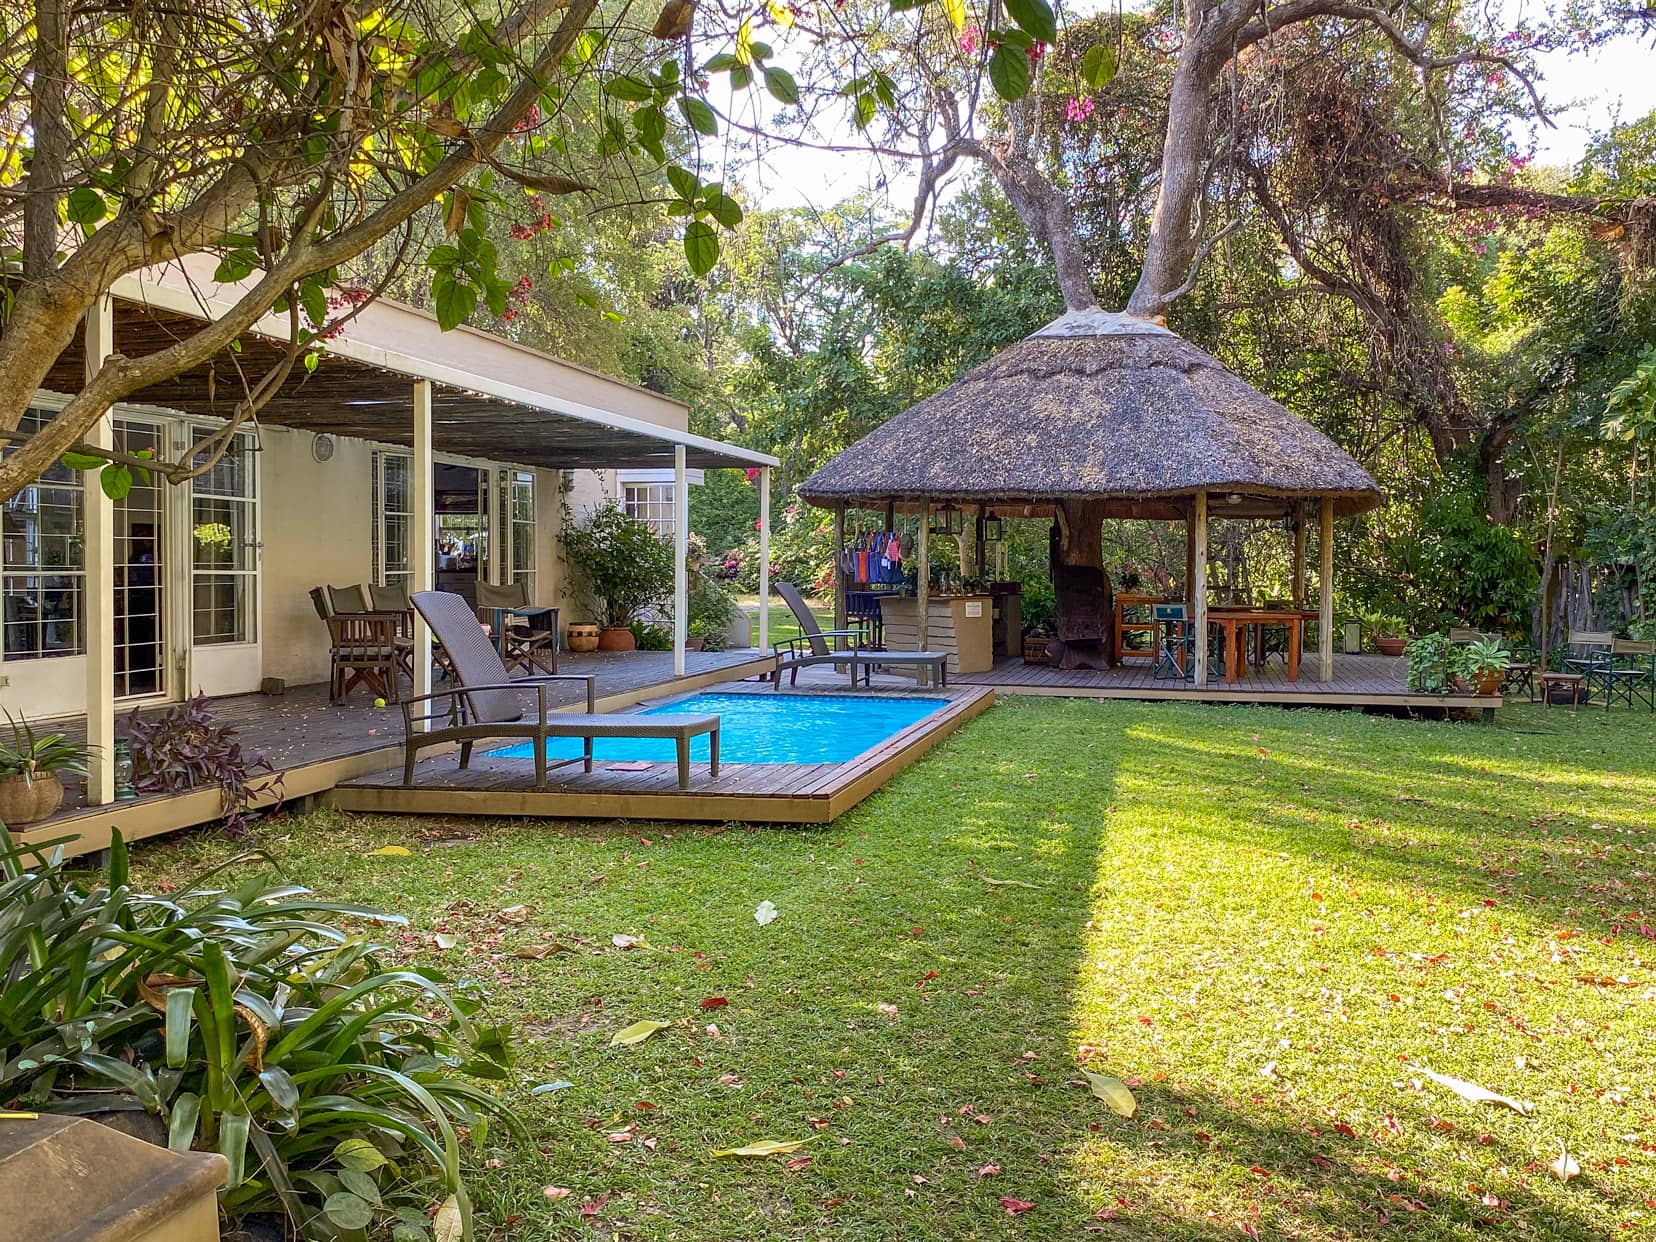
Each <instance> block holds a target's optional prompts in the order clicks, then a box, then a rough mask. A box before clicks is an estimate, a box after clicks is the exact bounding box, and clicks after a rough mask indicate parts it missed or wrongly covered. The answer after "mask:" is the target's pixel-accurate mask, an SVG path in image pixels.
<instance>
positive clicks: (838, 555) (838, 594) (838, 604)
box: [834, 505, 845, 630]
mask: <svg viewBox="0 0 1656 1242" xmlns="http://www.w3.org/2000/svg"><path fill="white" fill-rule="evenodd" d="M834 628H835V629H836V630H843V629H844V628H845V506H844V505H838V506H836V507H835V509H834Z"/></svg>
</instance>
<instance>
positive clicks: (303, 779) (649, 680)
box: [16, 651, 771, 856]
mask: <svg viewBox="0 0 1656 1242" xmlns="http://www.w3.org/2000/svg"><path fill="white" fill-rule="evenodd" d="M558 663H559V671H560V672H566V673H591V674H592V675H594V676H595V677H596V678H597V679H598V681H597V692H598V706H599V709H600V710H603V711H619V710H621V709H622V708H626V707H630V706H632V705H633V704H635V703H638V702H641V701H643V700H646V699H652V698H658V697H661V696H662V695H664V694H669V693H671V694H682V693H686V692H689V691H692V690H698V689H702V688H705V687H706V686H708V685H712V684H715V683H723V682H729V681H731V680H734V679H740V678H744V677H753V676H756V675H758V673H760V672H761V671H762V670H764V669H768V668H769V667H770V663H771V662H770V661H769V660H761V659H760V658H759V656H758V653H757V652H755V651H728V652H695V651H692V652H687V653H686V656H685V674H686V675H685V676H684V677H683V678H675V677H674V676H673V657H672V654H671V653H670V652H657V651H638V652H629V653H626V654H624V655H617V654H606V653H601V652H600V653H594V654H593V655H583V656H577V655H565V656H563V657H561V658H560V660H559V662H558ZM569 693H570V698H571V701H573V698H574V695H575V693H576V690H575V688H574V687H572V688H571V689H570V692H569ZM164 710H166V709H165V708H164V707H155V708H146V709H143V710H142V711H141V712H140V715H142V716H148V715H152V714H156V713H159V712H161V711H164ZM212 710H213V713H214V714H215V715H216V716H217V717H218V718H219V719H220V720H222V721H224V722H226V723H228V724H231V725H234V726H235V727H236V729H237V731H238V733H239V735H240V740H241V742H242V744H243V745H244V746H245V747H246V748H248V749H250V750H262V751H264V752H265V754H266V756H267V757H268V758H269V759H270V761H271V762H272V763H273V764H274V765H275V766H276V768H277V769H278V770H279V771H281V773H282V784H281V789H280V792H279V793H278V794H276V795H275V797H276V798H280V799H281V800H283V801H288V802H296V801H297V802H303V801H304V800H307V799H312V798H315V797H316V796H317V795H320V794H324V793H326V792H327V791H328V790H331V789H332V788H333V787H334V786H335V785H337V784H339V782H340V781H343V780H349V779H351V778H352V777H357V776H362V775H365V774H367V773H370V772H377V771H380V770H381V769H383V768H385V767H387V766H388V765H390V764H392V763H398V764H400V763H401V762H402V759H401V756H402V713H401V711H400V710H399V709H398V708H397V707H396V705H395V704H392V705H391V706H389V707H387V708H384V709H379V708H376V707H374V706H373V699H372V698H371V697H369V695H368V694H367V693H366V692H365V691H363V690H360V689H359V690H357V691H356V692H355V693H354V694H352V695H351V697H350V698H349V699H348V700H346V701H345V702H344V703H338V704H336V703H330V702H329V701H328V688H327V687H326V686H323V685H314V686H298V687H293V688H290V689H289V690H288V691H287V693H285V694H281V695H263V694H238V695H230V696H227V697H224V698H218V699H214V700H213V701H212ZM125 715H126V714H125V713H124V714H123V716H122V718H121V719H120V720H119V721H118V732H120V733H122V734H124V733H125V732H126V728H125ZM50 724H51V727H52V728H54V729H61V730H62V731H64V732H66V733H68V734H70V735H71V736H84V735H85V727H86V722H85V718H84V717H66V718H63V719H60V720H56V721H52V722H50ZM38 727H39V726H38V725H37V728H38ZM432 753H433V754H436V753H438V752H436V751H435V750H434V751H433V752H432ZM450 762H451V763H452V760H451V761H450ZM64 792H65V797H64V801H63V809H62V810H60V811H59V812H58V813H57V814H56V815H54V816H52V817H51V818H50V819H47V820H43V821H42V822H40V823H38V824H30V825H29V826H28V827H27V828H24V829H22V830H20V831H19V832H18V833H17V834H16V835H17V837H18V838H19V840H20V841H21V842H23V843H25V844H31V843H35V842H40V841H50V840H55V839H57V838H60V837H75V838H76V840H74V841H73V842H71V843H70V844H68V845H66V846H65V848H64V852H65V853H66V854H68V855H70V856H74V855H77V854H84V853H89V852H92V851H95V850H101V849H104V848H105V847H107V846H108V844H109V840H110V831H111V829H114V828H119V829H120V830H121V834H122V836H123V837H124V838H125V839H126V840H128V841H136V840H140V839H142V838H144V837H153V836H158V835H160V834H162V833H167V832H175V831H177V830H178V829H181V828H190V827H194V826H195V825H197V824H205V823H211V822H212V821H213V820H215V819H218V818H219V817H220V814H221V808H220V799H219V791H218V787H217V786H213V787H210V788H204V789H194V790H191V791H189V792H188V793H181V794H145V795H144V796H142V797H140V798H137V799H135V800H133V801H130V802H118V803H115V804H113V805H111V806H102V807H88V806H86V805H85V803H84V801H82V799H81V796H80V791H79V790H78V789H76V788H66V789H65V791H64ZM272 800H274V799H272V798H267V799H265V800H264V801H266V802H269V801H272Z"/></svg>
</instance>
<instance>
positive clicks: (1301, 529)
mask: <svg viewBox="0 0 1656 1242" xmlns="http://www.w3.org/2000/svg"><path fill="white" fill-rule="evenodd" d="M1289 512H1290V514H1291V516H1292V519H1293V523H1294V576H1293V581H1292V590H1293V601H1294V607H1295V608H1304V607H1305V502H1304V501H1301V500H1296V501H1295V502H1294V507H1293V509H1291V510H1290V511H1289Z"/></svg>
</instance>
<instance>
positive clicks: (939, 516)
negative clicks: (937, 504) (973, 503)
mask: <svg viewBox="0 0 1656 1242" xmlns="http://www.w3.org/2000/svg"><path fill="white" fill-rule="evenodd" d="M965 529H966V515H965V514H964V513H962V512H961V511H960V510H959V509H957V508H955V507H954V506H953V505H951V504H945V505H944V506H943V507H942V508H940V509H937V510H934V512H933V515H932V523H931V527H930V531H931V533H932V534H934V535H958V534H960V533H961V532H962V531H963V530H965Z"/></svg>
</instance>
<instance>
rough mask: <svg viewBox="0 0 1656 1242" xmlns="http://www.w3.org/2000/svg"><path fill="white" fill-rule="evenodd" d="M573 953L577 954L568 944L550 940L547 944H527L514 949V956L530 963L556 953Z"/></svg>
mask: <svg viewBox="0 0 1656 1242" xmlns="http://www.w3.org/2000/svg"><path fill="white" fill-rule="evenodd" d="M573 952H575V950H574V949H572V948H570V947H569V946H568V945H567V944H564V943H563V942H562V941H559V940H548V941H547V942H546V943H545V944H526V945H524V946H523V947H522V948H520V949H513V950H512V956H513V957H521V958H524V959H526V960H528V961H537V960H539V959H540V958H543V957H549V956H551V955H552V954H554V953H573Z"/></svg>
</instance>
